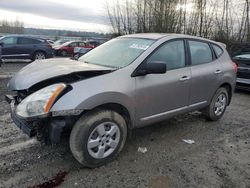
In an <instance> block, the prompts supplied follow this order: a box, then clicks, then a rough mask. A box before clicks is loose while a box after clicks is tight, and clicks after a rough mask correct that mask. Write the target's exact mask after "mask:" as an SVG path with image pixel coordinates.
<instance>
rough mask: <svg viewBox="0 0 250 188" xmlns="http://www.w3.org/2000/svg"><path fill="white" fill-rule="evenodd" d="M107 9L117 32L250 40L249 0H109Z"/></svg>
mask: <svg viewBox="0 0 250 188" xmlns="http://www.w3.org/2000/svg"><path fill="white" fill-rule="evenodd" d="M106 10H107V13H108V16H109V19H110V23H111V25H112V29H113V33H114V34H115V35H124V34H131V33H141V32H144V33H147V32H160V33H183V34H189V35H195V36H201V37H205V38H210V39H214V40H217V41H221V42H224V43H226V44H229V43H232V42H246V41H248V42H250V0H237V1H233V0H124V1H120V0H113V1H110V0H109V1H107V2H106Z"/></svg>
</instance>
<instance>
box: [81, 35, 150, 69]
mask: <svg viewBox="0 0 250 188" xmlns="http://www.w3.org/2000/svg"><path fill="white" fill-rule="evenodd" d="M153 42H154V40H149V39H139V38H118V39H113V40H110V41H109V42H106V43H104V44H103V45H101V46H99V47H97V48H95V49H93V50H91V51H90V52H88V53H87V54H85V55H84V56H82V57H81V58H80V59H79V61H82V62H86V63H90V64H96V65H102V66H108V67H115V68H121V67H125V66H127V65H129V64H130V63H132V62H133V61H134V60H135V59H136V58H137V57H139V55H141V54H142V53H143V52H144V51H145V50H146V49H147V48H148V47H149V46H150V45H152V44H153Z"/></svg>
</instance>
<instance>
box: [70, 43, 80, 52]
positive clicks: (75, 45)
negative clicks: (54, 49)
mask: <svg viewBox="0 0 250 188" xmlns="http://www.w3.org/2000/svg"><path fill="white" fill-rule="evenodd" d="M78 46H79V43H78V42H72V43H70V44H69V45H68V53H69V54H74V48H75V47H78Z"/></svg>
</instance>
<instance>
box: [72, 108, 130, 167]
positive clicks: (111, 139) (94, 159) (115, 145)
mask: <svg viewBox="0 0 250 188" xmlns="http://www.w3.org/2000/svg"><path fill="white" fill-rule="evenodd" d="M126 137H127V125H126V122H125V120H124V118H123V117H122V116H121V115H120V114H118V113H117V112H115V111H111V110H98V111H94V112H91V113H89V114H85V115H83V116H82V117H81V118H80V119H79V120H78V121H77V122H76V124H75V125H74V127H73V129H72V132H71V135H70V149H71V152H72V154H73V156H74V157H75V158H76V160H77V161H78V162H80V163H81V164H82V165H84V166H87V167H91V168H94V167H98V166H101V165H104V164H106V163H108V162H110V161H112V160H113V159H114V158H115V157H116V156H117V155H118V153H119V152H120V151H121V150H122V148H123V146H124V144H125V141H126Z"/></svg>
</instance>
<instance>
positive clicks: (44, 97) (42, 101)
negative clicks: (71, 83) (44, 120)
mask: <svg viewBox="0 0 250 188" xmlns="http://www.w3.org/2000/svg"><path fill="white" fill-rule="evenodd" d="M65 88H66V85H65V84H64V83H59V84H53V85H50V86H48V87H45V88H43V89H40V90H38V91H36V92H35V93H33V94H31V95H29V96H28V97H26V98H25V99H24V100H23V101H22V102H21V103H20V104H18V105H17V108H16V114H17V115H18V116H20V117H23V118H30V117H37V116H44V115H47V114H48V113H49V111H50V109H51V107H52V105H53V104H54V102H55V101H56V99H57V98H58V96H59V95H60V94H61V93H62V92H63V90H64V89H65Z"/></svg>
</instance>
